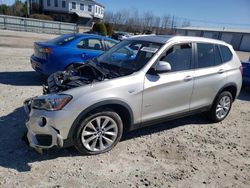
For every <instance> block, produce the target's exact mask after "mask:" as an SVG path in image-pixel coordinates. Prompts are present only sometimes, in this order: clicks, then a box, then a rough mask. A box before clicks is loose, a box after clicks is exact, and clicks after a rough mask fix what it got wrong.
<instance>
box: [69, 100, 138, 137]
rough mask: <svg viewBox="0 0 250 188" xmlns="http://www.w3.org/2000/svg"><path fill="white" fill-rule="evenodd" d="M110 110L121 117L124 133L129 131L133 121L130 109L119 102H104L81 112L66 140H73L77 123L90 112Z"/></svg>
mask: <svg viewBox="0 0 250 188" xmlns="http://www.w3.org/2000/svg"><path fill="white" fill-rule="evenodd" d="M102 108H103V109H107V108H109V109H112V110H114V111H115V112H117V113H118V115H120V116H121V119H122V121H123V125H124V131H128V130H131V128H132V125H133V121H134V116H133V111H132V109H131V108H130V106H129V105H128V104H127V103H125V102H123V101H119V100H106V101H102V102H98V103H96V104H94V105H92V106H90V107H88V108H86V109H85V110H83V111H82V112H81V113H80V114H79V115H78V116H77V118H76V119H75V120H74V122H73V124H72V125H71V127H70V130H69V133H68V137H67V140H73V137H74V134H75V130H77V127H78V126H79V123H80V122H81V121H82V120H83V119H84V118H86V117H87V116H88V115H89V114H90V113H91V112H93V111H96V110H99V109H102Z"/></svg>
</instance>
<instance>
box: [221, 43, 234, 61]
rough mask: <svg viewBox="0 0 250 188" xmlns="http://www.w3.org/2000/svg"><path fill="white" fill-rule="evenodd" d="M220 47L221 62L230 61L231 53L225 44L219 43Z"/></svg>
mask: <svg viewBox="0 0 250 188" xmlns="http://www.w3.org/2000/svg"><path fill="white" fill-rule="evenodd" d="M220 49H221V53H222V54H221V55H222V58H223V63H224V62H227V61H230V60H231V59H232V56H233V54H232V53H231V51H230V50H229V48H228V47H227V46H223V45H220Z"/></svg>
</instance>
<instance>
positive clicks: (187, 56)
mask: <svg viewBox="0 0 250 188" xmlns="http://www.w3.org/2000/svg"><path fill="white" fill-rule="evenodd" d="M161 61H166V62H168V63H170V65H171V72H176V71H184V70H189V69H191V62H192V44H191V43H187V44H177V45H174V46H173V47H171V48H170V49H169V50H168V51H167V53H166V56H164V57H162V58H161Z"/></svg>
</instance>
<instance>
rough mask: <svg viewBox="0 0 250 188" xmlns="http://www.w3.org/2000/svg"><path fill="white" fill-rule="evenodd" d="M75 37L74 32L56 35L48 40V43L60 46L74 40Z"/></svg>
mask: <svg viewBox="0 0 250 188" xmlns="http://www.w3.org/2000/svg"><path fill="white" fill-rule="evenodd" d="M75 38H76V35H74V34H69V35H61V36H59V37H56V38H54V39H51V40H49V41H48V43H50V44H55V45H59V46H62V45H64V44H66V43H68V42H70V41H72V40H74V39H75Z"/></svg>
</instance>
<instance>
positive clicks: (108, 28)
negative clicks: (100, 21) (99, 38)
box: [105, 23, 114, 36]
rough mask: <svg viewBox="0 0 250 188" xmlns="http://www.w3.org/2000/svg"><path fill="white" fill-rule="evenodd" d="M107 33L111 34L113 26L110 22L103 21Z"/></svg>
mask: <svg viewBox="0 0 250 188" xmlns="http://www.w3.org/2000/svg"><path fill="white" fill-rule="evenodd" d="M105 26H106V30H107V35H108V36H112V35H113V34H114V27H113V25H112V24H111V23H105Z"/></svg>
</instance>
